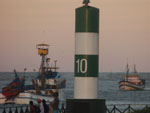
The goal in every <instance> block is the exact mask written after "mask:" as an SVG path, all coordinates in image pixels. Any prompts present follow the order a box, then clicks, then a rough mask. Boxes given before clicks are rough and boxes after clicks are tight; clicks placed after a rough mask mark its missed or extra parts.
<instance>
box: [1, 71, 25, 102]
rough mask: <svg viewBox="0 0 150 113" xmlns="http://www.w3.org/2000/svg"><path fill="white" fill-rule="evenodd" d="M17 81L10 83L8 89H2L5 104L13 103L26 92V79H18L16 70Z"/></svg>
mask: <svg viewBox="0 0 150 113" xmlns="http://www.w3.org/2000/svg"><path fill="white" fill-rule="evenodd" d="M14 74H15V79H14V80H13V81H12V82H11V83H9V84H8V85H7V86H6V87H4V88H2V94H1V95H0V97H1V98H2V100H3V102H4V100H5V103H7V102H8V103H13V100H14V99H15V98H16V97H17V96H18V95H19V94H20V93H21V92H23V91H24V82H25V79H24V77H20V78H19V77H18V74H17V72H16V70H14Z"/></svg>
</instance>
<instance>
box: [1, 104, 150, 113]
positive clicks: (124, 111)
mask: <svg viewBox="0 0 150 113" xmlns="http://www.w3.org/2000/svg"><path fill="white" fill-rule="evenodd" d="M96 107H99V106H96ZM88 109H89V108H88V107H87V113H88ZM105 109H106V113H149V112H147V111H150V105H146V104H143V105H141V104H134V105H126V104H120V105H109V106H106V107H105ZM74 110H75V111H76V110H80V109H79V108H77V109H74ZM0 113H30V111H29V106H28V105H18V106H14V105H11V106H8V105H0ZM59 113H68V111H67V110H66V109H65V108H64V105H62V107H61V108H60V109H59ZM83 113H84V112H83ZM99 113H101V112H99Z"/></svg>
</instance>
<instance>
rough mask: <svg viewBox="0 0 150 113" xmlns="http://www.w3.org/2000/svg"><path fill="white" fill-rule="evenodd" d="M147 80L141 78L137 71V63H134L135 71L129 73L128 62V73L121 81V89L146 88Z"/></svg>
mask: <svg viewBox="0 0 150 113" xmlns="http://www.w3.org/2000/svg"><path fill="white" fill-rule="evenodd" d="M144 88H145V80H144V79H141V78H140V76H139V74H138V73H137V71H136V65H134V73H133V74H129V67H128V64H127V73H126V75H125V77H124V79H123V80H121V81H120V82H119V89H120V90H144Z"/></svg>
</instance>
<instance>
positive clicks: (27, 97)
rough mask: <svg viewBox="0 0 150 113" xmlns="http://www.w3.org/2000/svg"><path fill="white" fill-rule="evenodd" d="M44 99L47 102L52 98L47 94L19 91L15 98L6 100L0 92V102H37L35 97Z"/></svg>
mask: <svg viewBox="0 0 150 113" xmlns="http://www.w3.org/2000/svg"><path fill="white" fill-rule="evenodd" d="M39 98H40V99H41V100H42V99H45V100H46V101H47V102H48V103H49V102H51V101H52V100H53V97H52V96H49V95H37V94H33V93H28V92H24V93H20V94H19V95H18V96H17V97H16V98H14V99H9V100H7V99H6V97H5V96H4V95H2V94H0V104H29V102H30V101H33V102H34V103H37V99H39Z"/></svg>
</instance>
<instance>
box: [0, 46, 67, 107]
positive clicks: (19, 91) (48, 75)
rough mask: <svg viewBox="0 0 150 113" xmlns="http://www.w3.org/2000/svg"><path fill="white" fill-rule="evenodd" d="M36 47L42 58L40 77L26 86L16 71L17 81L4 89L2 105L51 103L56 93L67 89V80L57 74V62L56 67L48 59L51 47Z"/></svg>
mask: <svg viewBox="0 0 150 113" xmlns="http://www.w3.org/2000/svg"><path fill="white" fill-rule="evenodd" d="M36 47H37V49H38V54H39V55H40V56H41V57H42V61H41V65H40V68H39V74H38V76H37V77H36V79H32V83H31V84H29V85H24V82H25V81H24V79H23V78H19V77H18V76H17V73H16V71H15V75H16V77H15V80H14V81H12V82H11V83H10V84H9V85H8V86H6V87H5V88H3V89H2V94H0V103H15V104H29V101H31V100H32V101H36V100H37V99H38V98H40V99H45V100H46V101H49V102H50V101H52V99H53V94H54V93H55V92H61V91H60V90H61V89H63V88H65V85H66V80H65V79H63V78H62V77H61V75H60V74H59V73H58V72H57V69H58V67H57V66H56V63H57V60H55V61H54V63H55V65H54V67H53V66H50V65H49V62H50V58H47V55H48V48H49V45H47V44H38V45H37V46H36ZM25 71H26V70H24V73H25ZM24 76H25V75H24ZM24 78H25V77H24Z"/></svg>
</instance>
